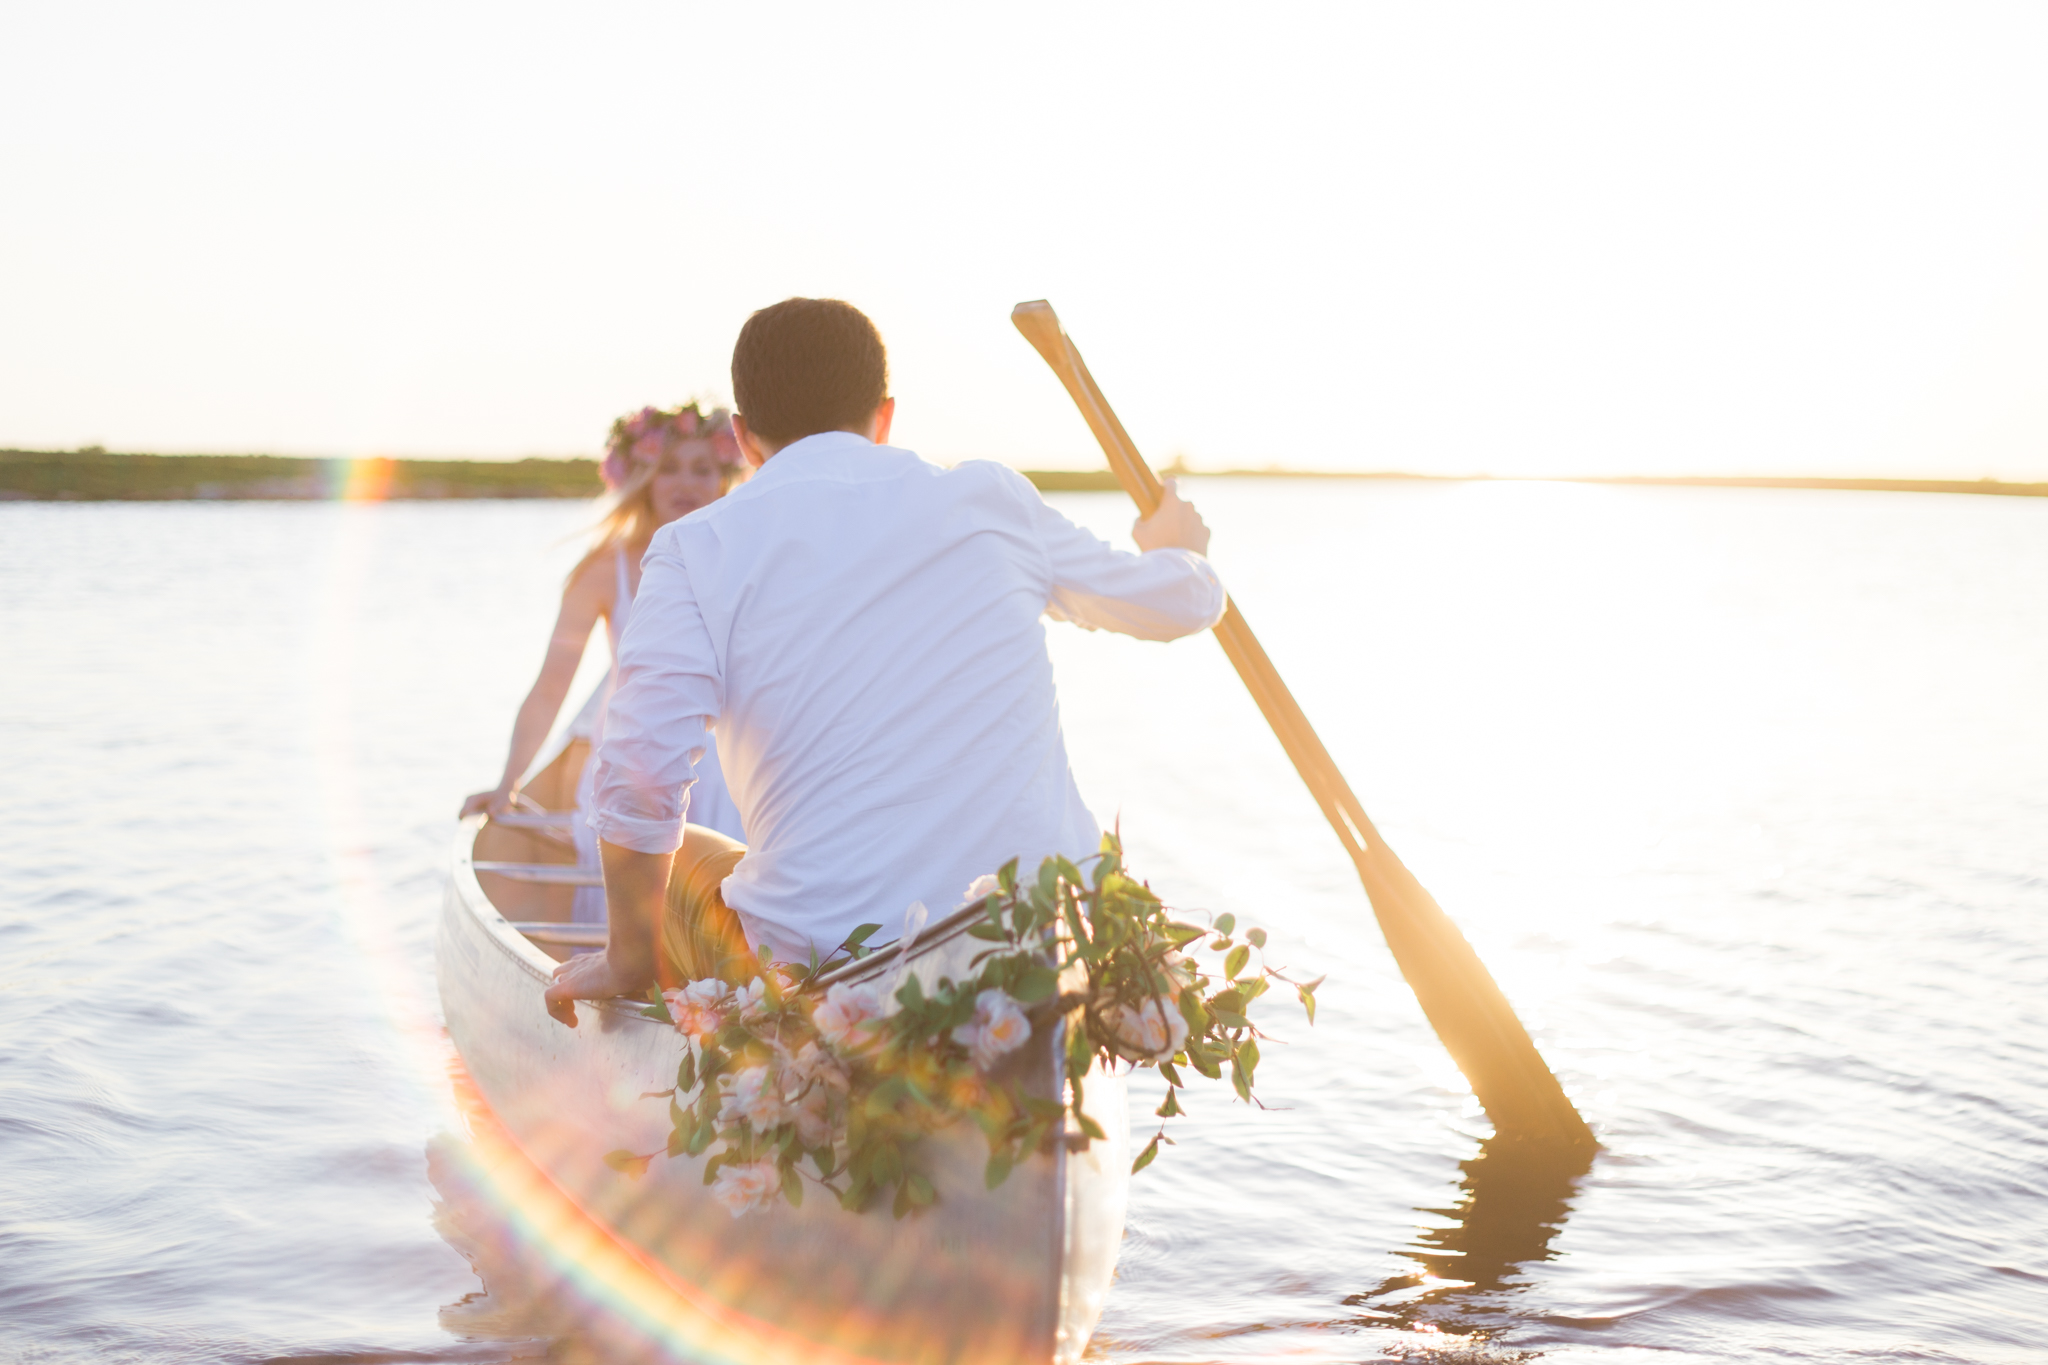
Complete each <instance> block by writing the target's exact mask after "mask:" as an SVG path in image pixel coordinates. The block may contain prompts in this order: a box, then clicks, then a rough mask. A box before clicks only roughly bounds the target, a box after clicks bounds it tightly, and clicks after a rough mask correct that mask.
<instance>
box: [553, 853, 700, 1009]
mask: <svg viewBox="0 0 2048 1365" xmlns="http://www.w3.org/2000/svg"><path fill="white" fill-rule="evenodd" d="M597 849H598V855H599V856H600V857H601V858H603V860H604V898H605V905H606V907H607V912H608V917H609V919H610V921H611V926H610V932H609V934H608V935H607V936H606V937H607V940H608V941H607V942H606V944H605V950H604V951H603V952H601V953H585V954H584V955H583V956H581V957H572V958H570V959H569V960H568V961H567V962H564V963H563V964H562V965H561V966H559V967H557V968H555V979H554V981H553V982H552V983H550V984H549V986H548V988H547V991H546V992H545V994H544V997H543V998H544V999H545V1000H546V1002H547V1007H548V1013H549V1014H552V1015H554V1016H555V1018H557V1019H559V1020H561V1021H562V1022H563V1023H565V1024H567V1025H568V1026H569V1027H570V1028H575V1027H576V1002H577V1001H578V1000H610V999H612V998H613V997H615V996H621V995H638V994H639V993H640V992H642V991H644V990H646V989H647V988H648V987H649V986H651V985H653V984H654V963H655V957H656V954H658V953H659V952H660V949H661V944H660V935H661V920H662V916H663V915H664V914H665V913H666V912H667V908H668V874H669V867H670V865H671V864H672V863H674V862H675V857H676V855H675V854H674V853H641V852H639V851H638V850H635V849H630V848H622V847H620V846H619V845H617V844H608V843H605V842H603V841H602V840H600V841H599V842H598V845H597Z"/></svg>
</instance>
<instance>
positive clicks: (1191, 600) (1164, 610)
mask: <svg viewBox="0 0 2048 1365" xmlns="http://www.w3.org/2000/svg"><path fill="white" fill-rule="evenodd" d="M1010 477H1012V478H1014V479H1015V480H1016V482H1017V484H1018V485H1020V486H1021V487H1020V489H1019V496H1021V497H1025V498H1028V499H1029V505H1030V506H1031V508H1032V517H1033V520H1034V527H1035V529H1036V531H1037V533H1038V541H1039V544H1040V545H1041V546H1042V547H1043V548H1044V550H1045V555H1046V562H1047V566H1048V567H1049V568H1050V570H1051V574H1052V583H1051V591H1050V593H1049V595H1048V596H1049V600H1048V602H1047V605H1046V614H1047V615H1048V616H1051V617H1053V618H1054V619H1056V620H1061V621H1072V622H1073V623H1074V624H1075V625H1078V626H1083V627H1086V628H1087V629H1089V630H1096V629H1102V630H1113V631H1116V632H1118V633H1119V634H1122V635H1132V636H1136V637H1137V638H1138V639H1140V640H1177V639H1179V638H1180V637H1181V636H1183V635H1192V634H1194V633H1195V632H1196V631H1198V630H1207V629H1208V628H1209V627H1210V626H1213V625H1215V624H1216V622H1217V621H1219V620H1221V619H1222V616H1223V608H1224V606H1225V605H1226V604H1227V602H1228V600H1229V599H1228V598H1227V597H1226V595H1225V594H1224V591H1223V581H1222V580H1221V579H1220V578H1218V577H1217V576H1216V570H1215V569H1214V568H1212V567H1210V564H1209V561H1208V560H1207V559H1205V558H1204V557H1203V554H1204V552H1205V551H1206V550H1207V549H1208V546H1209V528H1208V527H1207V526H1206V525H1204V524H1203V522H1202V518H1201V515H1200V514H1199V513H1198V512H1196V511H1195V508H1194V504H1192V503H1189V502H1185V501H1183V500H1182V499H1181V496H1180V493H1179V491H1178V490H1177V489H1176V488H1175V486H1174V482H1173V480H1171V479H1169V480H1167V483H1166V496H1165V498H1164V500H1163V501H1162V502H1161V503H1160V504H1159V507H1158V510H1157V511H1155V512H1154V513H1153V514H1152V515H1151V516H1149V517H1146V518H1144V519H1143V520H1141V521H1140V522H1138V524H1137V525H1136V526H1134V527H1133V528H1132V529H1131V535H1132V538H1133V539H1134V540H1136V541H1137V542H1138V545H1139V546H1140V547H1141V548H1142V549H1143V551H1144V553H1142V554H1132V553H1131V552H1130V551H1128V550H1118V549H1115V548H1113V547H1112V546H1110V545H1107V544H1105V543H1104V542H1103V541H1102V540H1101V539H1100V538H1099V537H1097V536H1095V535H1094V534H1092V533H1091V532H1088V531H1084V530H1083V529H1081V528H1080V527H1078V526H1076V525H1074V523H1073V522H1071V521H1068V520H1067V519H1066V518H1065V517H1063V516H1061V515H1060V514H1059V513H1058V512H1056V511H1054V510H1053V509H1052V508H1051V507H1049V506H1047V505H1046V503H1045V500H1044V499H1043V498H1041V497H1039V496H1038V493H1037V490H1035V489H1033V488H1032V487H1031V485H1030V484H1028V483H1025V482H1024V480H1023V477H1022V476H1021V475H1014V474H1013V475H1011V476H1010Z"/></svg>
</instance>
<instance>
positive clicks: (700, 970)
mask: <svg viewBox="0 0 2048 1365" xmlns="http://www.w3.org/2000/svg"><path fill="white" fill-rule="evenodd" d="M732 378H733V395H734V397H735V399H736V400H737V405H738V407H739V409H740V413H739V415H736V416H735V417H734V419H733V425H734V430H735V432H736V434H737V435H738V437H739V440H740V445H741V448H742V450H743V451H744V452H745V454H746V457H747V459H748V460H749V462H750V463H752V464H753V465H754V466H755V467H756V468H757V469H758V470H759V473H757V474H756V475H755V476H754V477H753V478H752V479H751V480H749V481H748V482H747V483H745V484H742V485H741V486H740V487H739V488H738V489H737V490H735V491H734V492H732V493H730V494H728V495H727V496H726V497H724V498H722V499H720V500H719V501H718V502H715V503H713V504H711V505H710V506H707V507H704V508H701V509H699V510H698V511H696V512H693V513H691V514H690V515H689V516H687V517H684V518H683V519H682V520H680V521H677V522H673V523H671V524H670V525H668V526H666V527H664V528H662V529H661V530H660V531H659V532H657V533H656V535H655V537H654V541H653V543H652V544H651V545H650V546H649V548H648V551H647V556H646V558H645V560H644V561H643V564H642V575H641V584H640V592H639V595H638V597H637V598H636V599H635V601H634V603H633V618H632V621H631V623H630V624H629V625H628V627H627V629H626V632H625V638H624V639H623V640H622V641H621V642H620V646H619V685H618V688H617V691H616V692H615V693H614V695H613V697H612V701H611V706H610V710H609V712H608V715H607V718H606V722H605V738H604V745H603V749H602V751H601V752H600V754H599V756H598V762H599V768H598V773H597V780H596V810H595V813H594V815H593V816H592V818H591V823H592V824H593V825H594V826H595V827H596V829H597V832H598V835H599V838H600V840H601V841H602V843H601V852H602V855H603V862H604V872H605V889H606V895H607V898H608V900H609V902H610V905H611V934H610V943H609V946H608V947H607V949H606V951H605V952H604V953H601V954H600V953H593V954H589V955H586V956H584V957H579V958H574V959H572V960H571V961H569V962H567V963H565V964H563V966H562V967H561V968H559V969H558V970H557V971H556V973H555V980H554V983H553V984H552V985H551V986H549V988H548V990H547V1000H548V1007H549V1009H550V1011H551V1012H552V1013H554V1014H555V1016H556V1017H557V1018H559V1019H561V1020H562V1021H563V1022H565V1023H568V1024H571V1025H573V1024H574V1023H575V1018H576V1015H575V1006H574V1004H573V1003H572V1002H573V1001H575V1000H579V999H581V1000H594V999H604V998H607V997H611V996H617V995H628V994H637V993H638V992H640V991H643V990H645V989H646V988H647V987H648V986H649V985H651V984H652V983H653V982H654V981H655V980H656V977H657V975H658V974H659V975H661V976H664V977H673V976H679V975H684V976H686V975H705V974H709V973H710V972H712V971H714V970H716V964H715V963H713V962H709V961H705V960H703V957H704V955H703V954H702V953H699V954H698V955H697V958H696V960H692V953H691V951H690V950H689V949H688V948H687V947H686V946H685V947H681V948H678V947H676V946H675V945H677V944H687V942H689V941H690V940H691V936H692V935H693V934H695V935H696V941H697V942H700V943H717V942H723V943H727V944H731V943H733V942H734V941H735V940H736V939H737V937H738V934H739V933H741V932H743V933H744V935H745V939H746V940H747V943H748V944H751V945H752V946H755V947H758V946H760V945H763V944H765V945H767V946H768V947H769V949H770V950H771V951H772V952H773V953H774V955H775V956H776V957H777V958H778V959H781V960H787V961H803V960H805V959H807V958H808V957H809V955H810V953H811V951H812V950H813V949H814V948H815V949H816V951H817V952H818V954H819V955H820V956H821V957H822V956H823V955H825V954H826V953H828V952H830V951H831V949H832V948H833V947H834V946H835V945H837V944H838V943H839V942H840V941H841V940H842V939H843V938H844V937H845V936H846V934H847V933H849V932H850V931H851V930H852V929H854V928H855V927H856V926H858V925H860V924H863V923H869V922H873V923H879V924H880V925H881V926H882V932H881V933H880V934H879V935H877V941H878V942H879V941H887V940H888V939H890V938H893V937H895V936H897V935H898V934H899V933H900V932H901V929H902V926H903V920H904V914H905V911H906V909H907V908H908V907H909V905H910V904H911V903H912V902H913V901H921V902H923V903H924V904H926V905H927V906H930V907H931V908H932V910H933V911H934V912H935V913H936V914H940V915H942V914H944V913H945V912H946V911H947V910H949V909H951V908H952V906H953V905H954V903H955V902H956V901H958V900H959V898H960V895H961V892H962V891H963V890H964V888H965V887H966V886H967V884H968V883H969V882H970V881H972V880H973V879H974V878H975V877H976V876H978V875H980V874H982V873H984V872H991V871H994V870H995V869H996V868H997V867H999V866H1000V865H1001V864H1003V863H1004V862H1007V861H1008V860H1009V859H1011V858H1018V859H1020V860H1021V865H1022V866H1023V867H1025V868H1027V869H1029V868H1035V867H1036V866H1037V864H1038V862H1039V860H1040V859H1042V858H1044V857H1046V856H1049V855H1051V854H1053V853H1064V854H1066V855H1067V856H1068V857H1069V858H1073V859H1076V860H1079V859H1081V858H1084V857H1087V856H1088V855H1090V854H1092V853H1094V852H1095V850H1096V845H1097V843H1098V841H1099V839H1100V829H1099V827H1098V826H1097V825H1096V823H1095V818H1094V816H1092V815H1091V814H1090V813H1089V812H1088V809H1087V807H1086V806H1085V805H1083V804H1082V801H1081V796H1080V793H1079V791H1078V790H1076V788H1075V786H1074V779H1073V775H1072V773H1071V772H1070V771H1069V769H1068V764H1067V752H1066V744H1065V741H1064V739H1063V738H1062V736H1061V733H1060V721H1059V705H1058V699H1057V697H1056V695H1055V692H1054V687H1053V676H1052V661H1051V658H1050V656H1049V655H1048V653H1047V651H1046V643H1045V628H1044V625H1043V623H1042V620H1041V618H1042V617H1045V616H1051V617H1053V618H1054V619H1056V620H1066V621H1072V622H1074V623H1076V624H1078V625H1081V626H1083V627H1085V628H1088V629H1095V628H1098V627H1100V628H1106V629H1110V630H1115V631H1119V632H1122V633H1124V634H1127V635H1134V636H1137V637H1138V638H1140V639H1147V640H1171V639H1175V638H1178V637H1180V636H1183V635H1188V634H1192V633H1194V632H1195V631H1199V630H1204V629H1206V628H1208V627H1209V626H1212V625H1214V624H1215V623H1216V621H1217V620H1218V619H1219V618H1220V617H1221V616H1222V613H1223V607H1224V593H1223V586H1222V584H1221V582H1220V581H1218V579H1217V577H1216V573H1215V571H1214V570H1213V569H1212V568H1210V566H1209V563H1208V561H1207V560H1206V559H1205V558H1203V552H1204V551H1206V550H1207V548H1208V543H1209V531H1208V528H1207V527H1206V526H1205V525H1204V524H1203V523H1202V519H1201V517H1200V515H1199V514H1197V513H1196V512H1195V510H1194V508H1193V507H1192V506H1191V505H1190V504H1188V503H1186V502H1184V501H1182V500H1181V499H1180V497H1179V495H1178V494H1177V493H1176V492H1174V491H1173V490H1172V486H1171V484H1169V485H1168V492H1167V496H1166V500H1165V502H1164V503H1163V504H1162V505H1161V506H1160V508H1159V510H1158V511H1157V512H1156V513H1155V514H1154V515H1153V516H1151V517H1149V518H1147V519H1145V520H1143V521H1140V522H1139V523H1138V524H1137V525H1136V526H1135V527H1134V528H1133V530H1132V537H1133V539H1135V540H1136V541H1137V543H1138V545H1139V546H1140V547H1141V549H1142V551H1143V553H1141V554H1131V553H1129V552H1128V551H1122V550H1116V549H1112V548H1111V547H1110V546H1108V545H1106V544H1104V543H1103V542H1102V541H1101V540H1099V539H1097V538H1096V537H1095V536H1094V535H1092V534H1090V533H1089V532H1087V531H1084V530H1082V529H1081V528H1079V527H1077V526H1075V525H1074V524H1073V523H1072V522H1070V521H1068V520H1067V519H1066V518H1065V517H1063V516H1061V515H1060V514H1059V513H1058V512H1055V511H1054V510H1052V509H1051V508H1050V507H1047V506H1046V505H1045V502H1044V500H1043V499H1042V498H1040V497H1039V495H1038V493H1037V491H1036V490H1035V489H1033V488H1032V487H1031V485H1030V484H1029V483H1028V482H1027V481H1026V480H1025V479H1024V478H1023V477H1022V476H1021V475H1019V474H1017V473H1016V472H1015V471H1013V470H1010V469H1008V468H1005V467H1004V466H1002V465H999V464H994V463H990V462H985V461H974V462H970V463H967V464H963V465H961V466H959V467H958V468H955V469H951V470H948V469H942V468H940V467H938V466H936V465H932V464H928V463H926V462H925V461H923V460H921V459H919V458H918V457H917V456H916V455H913V454H911V453H910V452H909V451H907V450H898V449H895V448H893V447H891V446H889V445H888V444H887V441H888V438H889V427H890V423H891V421H892V419H893V417H894V414H895V400H894V399H892V398H890V397H889V396H888V369H887V359H886V355H885V353H884V351H883V348H882V342H881V338H880V336H879V335H877V334H876V332H875V329H874V325H873V324H872V323H871V322H869V321H868V319H867V318H866V317H865V316H864V315H862V314H861V313H860V312H859V311H858V310H857V309H855V308H853V307H852V306H850V305H848V304H844V303H840V302H838V301H836V300H830V299H789V300H786V301H784V302H782V303H779V304H776V305H774V306H773V307H770V308H765V309H763V310H761V311H760V312H758V313H756V314H754V315H753V317H751V318H750V319H749V320H748V321H747V324H746V326H745V328H743V329H742V331H741V332H740V337H739V341H738V343H737V344H736V345H735V347H734V350H733V364H732ZM714 725H715V726H716V728H717V732H718V747H719V751H720V754H721V757H722V761H723V763H724V767H725V773H726V781H727V784H728V786H729V788H730V790H731V793H732V796H733V799H734V801H735V803H736V804H737V805H738V807H739V809H740V813H741V815H742V817H743V819H744V821H745V824H746V828H747V832H748V835H749V837H750V839H751V840H752V842H751V845H750V846H748V847H747V848H745V849H744V850H742V849H741V848H740V846H739V845H737V844H733V843H730V842H729V841H723V840H722V839H721V838H720V836H717V835H715V834H712V833H710V832H708V831H701V830H699V829H698V828H697V827H695V826H688V827H686V826H685V823H684V819H685V815H686V813H687V811H688V791H689V786H690V783H691V781H692V765H693V764H694V763H695V761H696V759H697V757H698V756H699V754H701V752H702V750H703V745H704V736H705V734H706V732H707V730H709V729H710V728H711V727H712V726H714ZM679 848H680V849H682V851H683V856H682V857H681V858H680V859H678V858H677V856H676V855H677V850H678V849H679ZM742 854H743V855H744V856H742ZM728 873H729V874H730V875H726V874H728ZM672 874H673V875H674V877H675V879H676V880H675V886H674V887H673V888H672V887H671V877H672ZM721 879H722V894H721V887H720V884H719V883H720V881H721ZM665 898H666V899H665ZM707 916H708V917H712V918H717V917H723V918H724V920H725V921H727V922H728V926H729V927H727V928H725V929H723V930H720V929H719V928H718V927H717V926H716V925H713V926H711V927H710V928H709V929H708V930H707V929H706V927H705V926H704V925H702V924H699V923H695V921H697V920H701V919H703V918H705V917H707ZM678 917H681V918H682V919H685V920H690V921H692V923H688V924H683V925H680V926H679V925H678V924H677V923H676V921H677V919H678ZM665 921H667V922H666V923H665ZM738 946H739V947H741V948H742V949H744V947H745V946H746V945H745V944H741V945H738ZM664 949H667V958H668V960H667V962H666V963H665V964H664V963H663V961H662V958H663V950H664Z"/></svg>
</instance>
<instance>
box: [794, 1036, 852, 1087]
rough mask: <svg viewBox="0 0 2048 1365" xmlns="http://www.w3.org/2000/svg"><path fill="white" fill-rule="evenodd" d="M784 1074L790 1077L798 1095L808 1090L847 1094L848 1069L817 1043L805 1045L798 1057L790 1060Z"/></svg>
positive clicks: (799, 1051)
mask: <svg viewBox="0 0 2048 1365" xmlns="http://www.w3.org/2000/svg"><path fill="white" fill-rule="evenodd" d="M783 1074H784V1075H786V1076H787V1077H789V1079H790V1081H791V1083H792V1085H793V1087H794V1089H795V1091H796V1093H798V1094H802V1093H803V1092H804V1091H805V1090H806V1089H807V1088H815V1089H820V1090H829V1091H831V1092H833V1093H834V1094H839V1095H844V1094H845V1093H846V1089H847V1079H846V1068H844V1067H842V1066H841V1065H839V1060H838V1058H836V1057H834V1056H833V1055H832V1054H831V1053H829V1052H827V1051H825V1049H824V1048H821V1047H819V1046H818V1045H817V1044H816V1043H805V1044H804V1045H803V1047H802V1048H800V1049H799V1050H798V1051H797V1054H796V1056H794V1057H792V1058H790V1059H789V1062H788V1065H787V1066H786V1067H785V1069H784V1072H783Z"/></svg>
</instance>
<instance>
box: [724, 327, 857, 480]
mask: <svg viewBox="0 0 2048 1365" xmlns="http://www.w3.org/2000/svg"><path fill="white" fill-rule="evenodd" d="M732 394H733V399H734V401H735V402H736V403H737V405H738V407H739V414H738V415H737V416H736V417H735V418H734V427H735V429H736V430H737V431H738V432H739V434H740V438H741V439H740V443H741V446H742V448H744V449H745V450H746V451H747V454H748V456H749V458H750V459H755V463H759V460H760V459H765V458H766V457H767V456H768V455H771V454H773V453H774V452H775V451H777V450H780V449H781V448H782V447H783V446H786V445H788V444H789V443H790V442H792V441H800V440H802V439H803V438H804V437H806V436H815V435H817V434H818V433H819V432H821V431H853V432H858V433H860V434H861V435H863V436H869V437H871V438H872V439H874V440H877V441H883V440H887V439H888V432H889V418H890V416H891V414H892V413H893V412H894V409H895V404H894V402H893V400H891V399H890V397H889V356H888V353H887V352H886V351H884V350H883V349H882V337H881V333H879V332H877V331H876V330H875V324H874V323H872V322H869V321H868V319H867V315H866V314H865V313H863V312H861V311H860V309H858V308H855V307H854V306H853V305H852V304H850V303H841V302H840V301H839V300H838V299H784V300H783V301H782V302H781V303H778V304H774V305H771V306H770V307H767V308H763V309H762V310H761V311H760V312H758V313H756V314H754V315H753V316H752V317H750V318H748V319H747V325H746V326H744V327H742V328H740V339H739V340H738V341H737V342H735V343H734V344H733V348H732ZM878 419H879V420H878ZM757 456H758V457H759V458H755V457H757Z"/></svg>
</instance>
